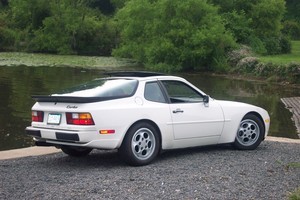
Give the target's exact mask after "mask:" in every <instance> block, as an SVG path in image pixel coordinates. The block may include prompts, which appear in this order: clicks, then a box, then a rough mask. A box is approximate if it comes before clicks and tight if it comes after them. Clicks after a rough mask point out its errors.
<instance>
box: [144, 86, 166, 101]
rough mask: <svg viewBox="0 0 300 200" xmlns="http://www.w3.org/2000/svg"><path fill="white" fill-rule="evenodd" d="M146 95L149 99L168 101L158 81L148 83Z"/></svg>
mask: <svg viewBox="0 0 300 200" xmlns="http://www.w3.org/2000/svg"><path fill="white" fill-rule="evenodd" d="M144 96H145V99H147V100H148V101H155V102H160V103H165V102H166V100H165V97H164V95H163V93H162V91H161V89H160V87H159V85H158V83H157V82H149V83H146V86H145V92H144Z"/></svg>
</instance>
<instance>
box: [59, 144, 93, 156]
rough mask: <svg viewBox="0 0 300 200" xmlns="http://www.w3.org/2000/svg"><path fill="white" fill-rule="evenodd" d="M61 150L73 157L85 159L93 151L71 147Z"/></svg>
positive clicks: (63, 147)
mask: <svg viewBox="0 0 300 200" xmlns="http://www.w3.org/2000/svg"><path fill="white" fill-rule="evenodd" d="M61 150H62V151H63V152H64V153H65V154H68V155H69V156H72V157H83V156H87V155H88V154H89V153H90V152H91V151H92V150H93V149H91V148H84V147H71V146H62V147H61Z"/></svg>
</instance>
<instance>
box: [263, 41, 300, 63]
mask: <svg viewBox="0 0 300 200" xmlns="http://www.w3.org/2000/svg"><path fill="white" fill-rule="evenodd" d="M259 59H260V61H261V62H263V63H268V62H271V63H274V64H288V63H291V62H295V63H300V41H292V51H291V53H290V54H281V55H272V56H260V57H259Z"/></svg>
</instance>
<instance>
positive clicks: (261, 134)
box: [233, 114, 265, 150]
mask: <svg viewBox="0 0 300 200" xmlns="http://www.w3.org/2000/svg"><path fill="white" fill-rule="evenodd" d="M246 119H251V120H253V121H255V122H256V123H257V125H258V126H259V136H258V139H257V141H256V142H255V143H254V144H252V145H249V146H246V145H243V144H241V143H240V142H239V141H238V140H237V134H238V130H237V132H236V137H235V141H234V143H233V145H234V147H235V148H237V149H240V150H254V149H256V148H257V147H258V145H259V144H260V143H261V142H262V140H263V138H264V134H265V129H264V125H263V122H262V121H261V119H260V118H258V117H257V116H256V115H254V114H247V115H245V116H244V117H243V119H242V120H241V122H242V121H243V120H246ZM241 122H240V123H241ZM240 123H239V127H240Z"/></svg>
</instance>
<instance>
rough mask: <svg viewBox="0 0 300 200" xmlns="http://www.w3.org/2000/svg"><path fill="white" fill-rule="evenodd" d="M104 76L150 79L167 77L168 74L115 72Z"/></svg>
mask: <svg viewBox="0 0 300 200" xmlns="http://www.w3.org/2000/svg"><path fill="white" fill-rule="evenodd" d="M104 75H108V76H117V77H122V76H124V77H126V76H130V77H149V76H166V74H163V73H158V72H148V71H113V72H105V73H104Z"/></svg>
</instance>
